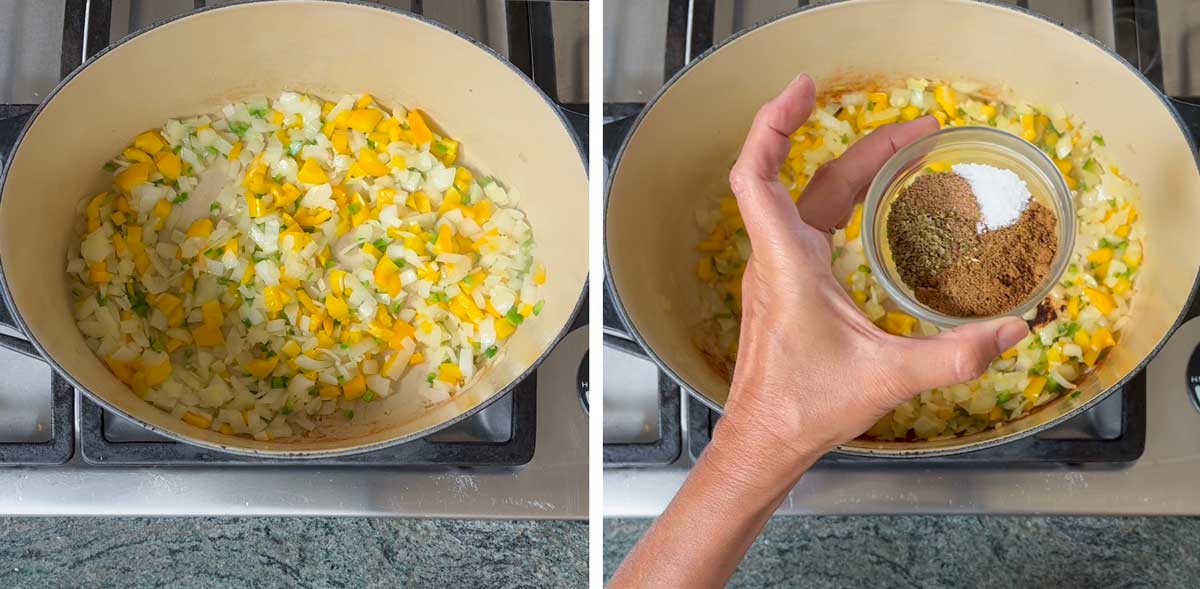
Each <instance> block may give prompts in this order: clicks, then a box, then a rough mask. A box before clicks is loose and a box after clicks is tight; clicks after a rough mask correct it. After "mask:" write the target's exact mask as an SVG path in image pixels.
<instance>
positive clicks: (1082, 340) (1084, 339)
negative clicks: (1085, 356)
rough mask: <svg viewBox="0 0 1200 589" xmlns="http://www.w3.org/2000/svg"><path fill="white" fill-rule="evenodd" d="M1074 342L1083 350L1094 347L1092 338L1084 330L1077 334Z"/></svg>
mask: <svg viewBox="0 0 1200 589" xmlns="http://www.w3.org/2000/svg"><path fill="white" fill-rule="evenodd" d="M1072 340H1074V342H1075V344H1076V345H1078V346H1079V347H1081V348H1086V347H1088V346H1090V345H1092V338H1091V337H1089V336H1088V334H1087V332H1086V331H1084V330H1082V329H1080V330H1079V331H1076V332H1075V337H1073V338H1072Z"/></svg>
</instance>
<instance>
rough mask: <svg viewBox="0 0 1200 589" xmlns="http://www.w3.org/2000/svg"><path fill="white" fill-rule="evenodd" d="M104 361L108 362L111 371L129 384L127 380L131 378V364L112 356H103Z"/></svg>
mask: <svg viewBox="0 0 1200 589" xmlns="http://www.w3.org/2000/svg"><path fill="white" fill-rule="evenodd" d="M104 363H105V364H108V368H109V369H110V370H112V373H113V374H114V375H116V377H117V378H118V379H120V380H121V382H123V383H125V384H129V381H130V380H131V379H132V378H133V367H132V366H130V365H129V364H128V363H125V362H121V361H120V360H113V359H112V358H105V359H104Z"/></svg>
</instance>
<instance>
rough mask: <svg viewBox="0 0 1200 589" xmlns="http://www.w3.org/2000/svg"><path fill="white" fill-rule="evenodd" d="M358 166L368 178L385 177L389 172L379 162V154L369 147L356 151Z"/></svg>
mask: <svg viewBox="0 0 1200 589" xmlns="http://www.w3.org/2000/svg"><path fill="white" fill-rule="evenodd" d="M358 166H359V167H360V168H362V170H363V171H364V172H366V173H367V175H369V176H387V175H388V173H390V172H391V170H390V169H388V167H387V166H386V165H384V163H383V162H381V161H379V154H378V153H375V151H374V150H373V149H371V148H369V147H364V148H362V149H360V150H358Z"/></svg>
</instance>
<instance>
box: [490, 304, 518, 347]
mask: <svg viewBox="0 0 1200 589" xmlns="http://www.w3.org/2000/svg"><path fill="white" fill-rule="evenodd" d="M488 306H491V303H490V302H489V303H488ZM516 330H517V326H515V325H513V324H512V322H511V321H508V320H506V319H499V320H497V321H496V339H497V340H503V339H507V338H508V336H510V335H512V333H513V332H514V331H516Z"/></svg>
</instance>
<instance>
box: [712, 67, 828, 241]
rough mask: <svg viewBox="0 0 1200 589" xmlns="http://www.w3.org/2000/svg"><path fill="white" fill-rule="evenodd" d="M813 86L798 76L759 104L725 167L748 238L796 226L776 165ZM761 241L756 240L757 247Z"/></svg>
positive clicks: (777, 234)
mask: <svg viewBox="0 0 1200 589" xmlns="http://www.w3.org/2000/svg"><path fill="white" fill-rule="evenodd" d="M815 102H816V87H815V85H814V84H813V81H812V79H811V78H809V77H808V76H806V75H803V74H801V75H800V76H797V77H796V79H794V80H792V82H791V83H790V84H788V86H787V87H786V88H784V90H783V92H781V93H780V94H779V96H776V97H775V98H774V99H772V100H771V101H770V102H768V103H766V104H765V105H763V107H762V108H760V109H759V111H758V114H756V115H755V116H754V122H753V123H752V124H751V126H750V132H749V133H747V135H746V142H745V143H744V144H743V145H742V151H741V153H740V154H739V155H738V159H737V162H736V163H735V164H734V165H733V169H732V170H730V171H729V187H730V188H731V189H733V194H734V196H736V197H737V200H738V209H739V210H740V211H741V214H742V220H743V221H744V222H745V223H746V232H747V233H749V234H750V241H751V243H752V244H755V241H756V240H764V239H765V240H769V241H775V240H777V239H781V238H783V237H784V236H785V235H786V234H788V233H790V232H792V231H794V230H796V229H797V228H798V227H799V226H800V225H801V223H800V216H799V215H798V214H797V212H796V207H795V206H794V205H793V204H792V200H791V198H790V197H789V196H788V193H787V190H785V189H784V188H783V185H782V184H780V183H779V179H778V178H779V168H780V166H782V165H783V161H784V159H785V158H787V154H788V149H789V148H790V144H791V141H790V139H789V136H790V135H791V134H792V132H794V131H795V130H796V129H797V128H799V127H800V125H803V124H804V122H805V121H807V120H808V117H809V115H811V114H812V109H813V104H814V103H815ZM761 245H765V244H755V247H756V248H757V247H759V246H761Z"/></svg>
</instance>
